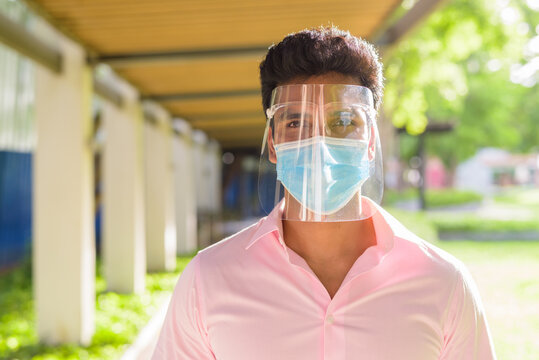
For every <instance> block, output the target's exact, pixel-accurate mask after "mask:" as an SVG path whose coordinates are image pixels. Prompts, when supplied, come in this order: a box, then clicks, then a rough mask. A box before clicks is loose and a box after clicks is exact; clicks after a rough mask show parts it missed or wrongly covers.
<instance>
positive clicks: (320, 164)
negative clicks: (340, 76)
mask: <svg viewBox="0 0 539 360" xmlns="http://www.w3.org/2000/svg"><path fill="white" fill-rule="evenodd" d="M266 115H267V119H268V120H267V124H266V131H265V133H264V140H263V143H262V152H261V157H260V166H259V184H258V191H259V198H260V203H261V205H262V208H263V209H264V211H265V212H266V213H269V212H271V210H273V208H274V207H275V206H276V205H277V204H279V203H280V202H281V200H283V198H284V200H283V203H282V206H283V216H282V219H283V220H298V221H319V222H331V221H354V220H361V219H364V218H367V217H370V216H372V213H373V211H375V210H374V207H372V206H369V202H368V201H366V199H365V198H369V199H370V200H373V201H375V202H377V203H380V201H381V199H382V191H383V169H382V152H381V147H380V139H379V136H378V129H377V127H376V118H375V115H376V112H375V110H374V106H373V99H372V93H371V91H370V90H369V89H368V88H366V87H363V86H359V85H340V84H299V85H285V86H279V87H277V88H275V89H274V90H273V93H272V99H271V105H270V108H269V109H268V110H267V114H266Z"/></svg>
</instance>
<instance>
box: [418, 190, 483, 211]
mask: <svg viewBox="0 0 539 360" xmlns="http://www.w3.org/2000/svg"><path fill="white" fill-rule="evenodd" d="M482 199H483V196H481V195H480V194H477V193H475V192H473V191H461V190H455V189H439V190H434V189H432V190H427V191H426V192H425V201H426V202H427V206H429V207H434V208H435V207H443V206H453V205H462V204H468V203H473V202H479V201H481V200H482Z"/></svg>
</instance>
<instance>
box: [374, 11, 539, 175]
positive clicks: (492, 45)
mask: <svg viewBox="0 0 539 360" xmlns="http://www.w3.org/2000/svg"><path fill="white" fill-rule="evenodd" d="M503 6H505V5H503V4H502V2H499V1H489V0H471V1H470V0H452V1H450V2H448V3H447V5H445V6H444V7H443V8H442V9H440V11H437V12H435V13H433V14H432V15H430V16H429V18H428V19H427V20H426V22H425V23H424V24H423V25H421V26H420V27H419V28H418V29H417V30H416V31H415V32H414V33H413V34H411V35H410V36H409V37H407V38H406V39H405V40H404V41H402V42H401V43H400V44H398V45H397V47H396V49H394V51H393V52H392V53H390V54H388V55H387V56H386V69H385V76H386V79H387V80H386V92H385V103H384V112H385V114H386V116H388V117H389V118H391V119H392V121H393V124H394V125H395V126H397V127H405V128H406V130H407V132H408V133H409V134H411V135H417V134H420V133H422V132H423V131H424V129H425V126H426V124H427V119H429V122H452V123H454V124H455V125H456V127H455V130H454V131H453V132H452V133H449V134H444V135H430V136H429V137H427V149H428V151H429V152H430V153H431V154H436V155H438V156H440V157H441V158H442V159H443V160H444V162H445V163H446V164H447V165H450V164H455V163H457V162H458V161H460V160H463V159H465V158H467V157H469V156H471V155H473V154H474V153H475V152H476V150H477V149H478V148H479V147H485V146H497V147H502V148H507V149H510V150H514V151H529V150H530V149H532V148H534V147H537V144H539V141H538V140H539V132H538V131H537V129H536V127H537V123H538V121H539V115H538V114H539V102H538V101H537V98H538V97H539V93H538V91H539V90H538V87H537V86H534V87H532V88H526V87H524V86H522V85H518V84H514V83H512V82H511V81H510V68H511V66H512V65H513V64H518V63H523V62H526V61H527V58H526V56H525V54H524V51H523V49H524V48H525V44H526V43H527V41H528V40H529V39H530V38H531V37H533V36H535V35H536V34H534V29H535V27H536V26H537V23H538V20H539V12H533V11H531V10H530V9H529V8H528V7H527V6H526V5H525V1H523V0H508V4H507V6H511V7H512V8H513V9H514V10H515V11H516V12H517V14H519V16H520V17H521V20H519V21H520V25H523V26H528V28H529V30H530V31H528V33H524V32H522V31H519V30H518V28H519V26H516V24H507V25H506V24H503V22H502V17H501V16H500V13H501V11H502V10H503ZM526 24H528V25H526ZM521 28H522V27H521ZM403 138H404V139H403V141H401V152H402V156H403V158H405V159H409V158H410V157H411V156H413V155H414V154H415V147H416V145H415V139H406V136H404V137H403Z"/></svg>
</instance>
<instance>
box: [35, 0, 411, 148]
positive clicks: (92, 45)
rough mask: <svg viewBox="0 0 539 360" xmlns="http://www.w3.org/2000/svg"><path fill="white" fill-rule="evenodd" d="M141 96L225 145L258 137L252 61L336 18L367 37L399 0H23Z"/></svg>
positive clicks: (260, 122) (255, 142)
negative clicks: (287, 38) (289, 38)
mask: <svg viewBox="0 0 539 360" xmlns="http://www.w3.org/2000/svg"><path fill="white" fill-rule="evenodd" d="M26 2H27V3H28V4H29V5H31V6H32V7H33V8H34V9H36V10H37V11H38V12H39V13H41V14H42V15H44V16H45V17H46V18H47V19H48V20H49V21H51V22H52V24H53V25H55V26H56V27H58V28H59V29H61V30H62V31H64V32H65V33H66V34H68V35H70V36H71V37H73V38H75V39H76V40H77V41H79V42H81V43H82V44H83V46H85V47H86V49H87V50H88V51H89V54H90V55H91V57H92V58H95V59H97V61H101V62H108V63H109V65H110V66H111V67H112V68H113V69H114V70H115V72H116V73H118V74H119V75H120V76H122V77H123V78H125V79H126V80H128V81H129V82H131V83H132V84H133V85H135V86H136V87H137V88H138V89H139V91H140V93H141V94H142V96H143V97H145V98H149V99H153V100H154V101H157V102H159V103H160V104H161V105H163V106H164V107H165V108H166V109H167V110H168V111H170V112H171V114H172V115H173V116H178V117H182V118H185V119H186V120H188V121H189V122H190V123H191V124H192V125H193V127H195V128H200V129H203V130H204V131H206V132H207V133H208V134H209V135H210V136H211V137H214V138H215V139H217V140H218V141H220V142H221V145H222V146H223V147H248V146H257V147H258V146H260V143H261V138H262V135H263V132H264V125H265V117H264V114H263V111H262V104H261V102H262V101H261V98H260V84H259V78H258V65H259V63H260V61H261V59H262V57H263V56H264V54H265V52H266V49H267V48H268V47H269V46H270V45H271V44H273V43H275V42H278V41H280V40H281V39H282V38H283V36H285V35H286V34H288V33H291V32H295V31H298V30H300V29H303V28H307V27H317V26H320V25H328V24H335V25H338V26H339V27H340V28H342V29H347V30H350V32H351V33H352V34H354V35H356V36H362V37H365V38H372V37H373V36H374V34H376V33H377V32H378V31H379V30H380V29H381V28H383V26H384V25H385V24H386V22H387V20H388V18H389V17H390V16H391V15H392V14H393V12H394V10H395V9H396V8H397V7H398V6H399V5H400V3H401V0H378V1H371V0H335V1H331V0H272V1H253V0H227V1H221V0H152V1H149V0H80V1H74V0H26Z"/></svg>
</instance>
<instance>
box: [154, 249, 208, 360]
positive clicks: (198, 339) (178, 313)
mask: <svg viewBox="0 0 539 360" xmlns="http://www.w3.org/2000/svg"><path fill="white" fill-rule="evenodd" d="M198 262H199V256H198V255H197V256H195V257H194V258H193V259H192V260H191V261H190V262H189V264H187V266H186V267H185V269H184V270H183V272H182V273H181V275H180V278H179V279H178V283H177V284H176V287H175V289H174V293H173V295H172V298H171V300H170V305H169V307H168V311H167V314H166V316H165V321H164V323H163V327H162V329H161V334H160V335H159V339H158V340H157V345H156V347H155V350H154V353H153V356H152V360H168V359H179V360H209V359H212V360H215V356H214V354H213V352H212V350H211V347H210V343H209V339H208V333H207V328H206V326H205V324H204V321H203V320H204V319H203V308H202V307H201V301H200V300H201V299H200V297H201V294H200V292H199V291H198V287H197V273H198V266H199V263H198Z"/></svg>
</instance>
